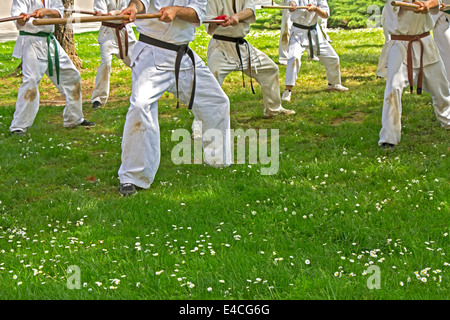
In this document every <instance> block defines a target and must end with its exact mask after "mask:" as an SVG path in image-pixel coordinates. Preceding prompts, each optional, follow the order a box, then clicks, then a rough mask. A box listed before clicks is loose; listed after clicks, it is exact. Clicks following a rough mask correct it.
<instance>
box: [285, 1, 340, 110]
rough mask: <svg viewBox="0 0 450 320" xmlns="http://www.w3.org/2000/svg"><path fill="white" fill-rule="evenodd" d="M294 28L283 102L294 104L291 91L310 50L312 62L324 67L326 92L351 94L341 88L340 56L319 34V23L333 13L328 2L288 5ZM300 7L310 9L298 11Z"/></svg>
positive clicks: (298, 2) (290, 43)
mask: <svg viewBox="0 0 450 320" xmlns="http://www.w3.org/2000/svg"><path fill="white" fill-rule="evenodd" d="M289 5H290V6H292V9H289V11H290V12H291V20H292V28H291V34H290V37H289V50H288V63H287V66H286V79H285V86H286V89H285V90H284V92H283V95H282V100H283V101H291V91H292V88H293V87H294V86H295V82H296V81H297V77H298V73H299V71H300V66H301V57H302V55H303V53H304V52H305V51H306V50H309V55H310V58H311V59H313V58H315V57H318V58H319V60H320V62H321V63H322V64H323V65H324V67H325V70H326V73H327V79H328V86H327V90H329V91H330V90H336V91H348V88H346V87H344V86H342V85H341V70H340V62H339V56H338V55H337V53H336V51H334V49H333V47H332V46H331V44H330V43H329V41H328V40H327V39H326V37H325V36H324V33H323V32H321V31H320V28H319V26H318V25H317V21H318V19H319V17H320V18H322V19H328V16H329V12H330V9H329V7H328V3H327V1H326V0H294V1H291V2H290V3H289ZM297 6H307V7H308V8H307V9H298V10H297V9H296V8H297Z"/></svg>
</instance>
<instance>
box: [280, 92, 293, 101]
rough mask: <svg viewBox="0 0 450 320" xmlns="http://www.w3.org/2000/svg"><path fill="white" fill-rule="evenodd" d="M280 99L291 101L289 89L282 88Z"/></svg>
mask: <svg viewBox="0 0 450 320" xmlns="http://www.w3.org/2000/svg"><path fill="white" fill-rule="evenodd" d="M281 101H288V102H289V101H291V91H289V90H284V92H283V94H282V95H281Z"/></svg>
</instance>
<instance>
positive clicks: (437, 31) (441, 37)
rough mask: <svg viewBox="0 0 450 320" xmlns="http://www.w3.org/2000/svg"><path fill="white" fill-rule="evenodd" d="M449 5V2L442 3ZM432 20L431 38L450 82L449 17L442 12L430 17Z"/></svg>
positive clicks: (445, 0)
mask: <svg viewBox="0 0 450 320" xmlns="http://www.w3.org/2000/svg"><path fill="white" fill-rule="evenodd" d="M442 2H443V3H444V4H447V5H450V0H444V1H442ZM431 16H432V17H433V20H434V28H433V38H434V41H435V42H436V45H437V47H438V49H439V53H440V55H441V58H442V61H443V62H444V66H445V70H446V75H447V80H448V81H449V82H450V15H449V14H448V13H444V12H442V11H438V12H434V14H432V15H431Z"/></svg>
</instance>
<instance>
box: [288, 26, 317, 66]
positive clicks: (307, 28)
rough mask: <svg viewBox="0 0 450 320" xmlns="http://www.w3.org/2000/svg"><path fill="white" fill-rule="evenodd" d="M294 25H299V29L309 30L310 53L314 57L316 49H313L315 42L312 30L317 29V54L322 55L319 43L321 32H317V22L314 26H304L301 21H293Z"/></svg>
mask: <svg viewBox="0 0 450 320" xmlns="http://www.w3.org/2000/svg"><path fill="white" fill-rule="evenodd" d="M293 26H294V27H297V28H299V29H304V30H308V41H309V55H310V57H311V59H312V58H314V50H313V43H312V36H311V31H312V30H314V29H316V47H317V55H318V56H319V55H320V44H319V33H318V32H317V23H315V24H313V25H312V26H304V25H302V24H300V23H295V22H294V23H293Z"/></svg>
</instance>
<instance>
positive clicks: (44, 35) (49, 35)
mask: <svg viewBox="0 0 450 320" xmlns="http://www.w3.org/2000/svg"><path fill="white" fill-rule="evenodd" d="M19 34H20V35H21V36H35V37H41V38H47V47H48V74H49V75H50V76H51V77H52V76H53V61H52V55H51V54H50V42H51V41H52V40H53V44H54V46H55V69H56V81H57V83H58V84H59V53H58V42H57V41H56V38H55V37H54V36H53V33H51V32H50V33H47V32H38V33H29V32H26V31H20V32H19Z"/></svg>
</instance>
